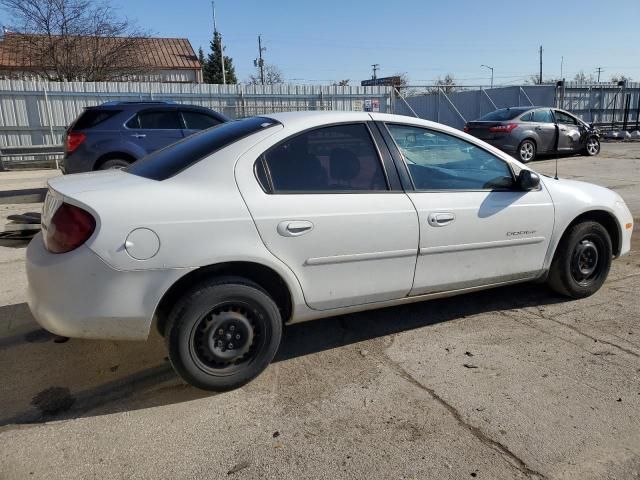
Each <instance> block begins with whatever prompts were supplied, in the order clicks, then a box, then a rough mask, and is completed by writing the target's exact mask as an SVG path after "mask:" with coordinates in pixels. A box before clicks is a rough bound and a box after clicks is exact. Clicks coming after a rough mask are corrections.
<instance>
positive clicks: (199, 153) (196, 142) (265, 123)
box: [126, 117, 278, 180]
mask: <svg viewBox="0 0 640 480" xmlns="http://www.w3.org/2000/svg"><path fill="white" fill-rule="evenodd" d="M277 124H278V122H276V121H275V120H271V119H270V118H264V117H252V118H247V119H244V120H238V121H233V122H227V123H223V124H222V125H220V126H218V127H216V128H212V129H210V130H203V131H201V132H198V133H196V134H194V135H191V136H190V137H187V138H185V139H183V140H180V141H179V142H176V143H174V144H171V145H169V146H168V147H165V148H163V149H161V150H157V151H155V152H153V153H150V154H149V155H147V156H146V157H143V158H141V159H140V160H138V161H137V162H135V163H133V164H132V165H131V166H130V167H129V168H127V169H126V171H127V172H129V173H132V174H133V175H138V176H140V177H144V178H149V179H151V180H166V179H167V178H170V177H172V176H174V175H176V174H177V173H179V172H181V171H182V170H185V169H186V168H189V167H190V166H191V165H193V164H195V163H197V162H199V161H200V160H202V159H203V158H205V157H207V156H209V155H211V154H212V153H214V152H216V151H218V150H220V149H221V148H224V147H226V146H228V145H231V144H232V143H234V142H237V141H238V140H240V139H242V138H244V137H247V136H249V135H251V134H252V133H255V132H258V131H260V130H263V129H265V128H269V127H272V126H274V125H277Z"/></svg>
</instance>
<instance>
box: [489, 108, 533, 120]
mask: <svg viewBox="0 0 640 480" xmlns="http://www.w3.org/2000/svg"><path fill="white" fill-rule="evenodd" d="M523 111H526V109H522V108H502V109H500V110H496V111H494V112H490V113H487V114H486V115H485V116H483V117H480V120H481V121H483V122H502V121H503V120H512V119H514V118H516V117H517V116H518V115H520V114H521V113H523Z"/></svg>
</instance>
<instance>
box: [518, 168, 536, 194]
mask: <svg viewBox="0 0 640 480" xmlns="http://www.w3.org/2000/svg"><path fill="white" fill-rule="evenodd" d="M539 186H540V177H539V176H538V174H537V173H534V172H532V171H531V170H520V173H519V174H518V188H519V189H520V190H525V191H529V190H535V189H536V188H538V187H539Z"/></svg>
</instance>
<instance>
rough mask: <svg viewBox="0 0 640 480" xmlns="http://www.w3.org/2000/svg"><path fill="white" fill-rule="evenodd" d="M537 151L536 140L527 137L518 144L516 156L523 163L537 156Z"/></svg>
mask: <svg viewBox="0 0 640 480" xmlns="http://www.w3.org/2000/svg"><path fill="white" fill-rule="evenodd" d="M536 151H537V147H536V142H534V141H533V140H531V139H529V138H527V139H525V140H523V141H522V142H520V145H518V151H517V152H516V156H517V158H518V160H520V161H521V162H522V163H529V162H530V161H531V160H534V159H535V158H536Z"/></svg>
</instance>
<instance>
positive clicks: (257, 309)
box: [165, 277, 282, 391]
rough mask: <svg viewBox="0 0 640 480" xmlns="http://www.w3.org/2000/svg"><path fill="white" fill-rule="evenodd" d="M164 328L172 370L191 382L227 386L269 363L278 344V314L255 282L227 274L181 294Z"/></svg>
mask: <svg viewBox="0 0 640 480" xmlns="http://www.w3.org/2000/svg"><path fill="white" fill-rule="evenodd" d="M166 332H167V334H166V336H165V341H166V343H167V347H168V350H169V359H170V360H171V364H172V365H173V367H174V369H175V370H176V372H177V373H178V374H179V375H180V376H181V377H182V378H183V379H184V380H185V381H186V382H188V383H190V384H191V385H193V386H195V387H198V388H202V389H204V390H212V391H225V390H230V389H233V388H237V387H240V386H242V385H244V384H245V383H247V382H249V381H250V380H253V379H254V378H255V377H257V376H258V375H259V374H260V373H261V372H262V371H263V370H264V369H265V368H267V366H268V365H269V363H270V362H271V360H272V359H273V357H274V356H275V354H276V352H277V350H278V346H279V345H280V338H281V336H282V318H281V316H280V312H279V310H278V307H277V305H276V303H275V302H274V301H273V299H272V298H271V297H270V296H269V295H268V294H267V293H266V292H265V291H264V290H262V289H261V288H260V287H259V286H258V285H256V284H255V283H253V282H250V281H249V280H245V279H243V278H239V277H225V278H218V279H215V280H211V281H208V282H206V283H203V284H200V285H199V286H198V287H196V288H194V289H193V290H191V291H189V292H188V293H187V294H186V295H184V296H183V297H182V299H181V300H180V301H179V302H178V303H177V304H176V305H175V306H174V308H173V309H172V311H171V313H170V314H169V317H168V319H167V329H166Z"/></svg>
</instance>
